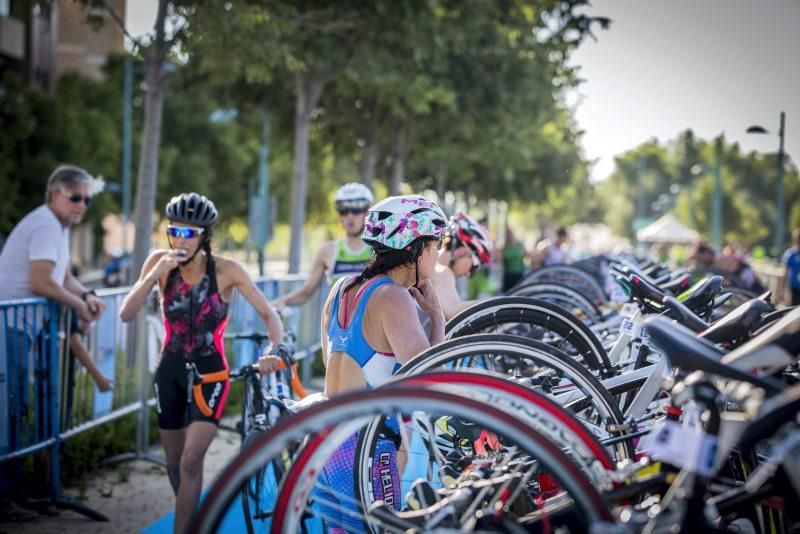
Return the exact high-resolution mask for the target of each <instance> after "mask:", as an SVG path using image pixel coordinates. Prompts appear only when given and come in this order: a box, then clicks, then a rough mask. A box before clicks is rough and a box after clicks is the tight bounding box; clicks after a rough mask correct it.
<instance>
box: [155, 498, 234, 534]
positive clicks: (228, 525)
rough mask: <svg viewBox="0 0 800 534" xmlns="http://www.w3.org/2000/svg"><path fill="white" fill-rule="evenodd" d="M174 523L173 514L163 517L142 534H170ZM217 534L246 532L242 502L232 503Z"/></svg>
mask: <svg viewBox="0 0 800 534" xmlns="http://www.w3.org/2000/svg"><path fill="white" fill-rule="evenodd" d="M205 497H206V494H205V493H203V495H202V496H201V497H200V500H201V501H202V500H203V499H205ZM174 523H175V512H172V513H170V514H167V515H165V516H164V517H162V518H161V519H159V520H157V521H155V522H153V523H152V524H151V525H149V526H147V527H145V528H144V529H143V530H142V533H143V534H172V527H173V525H174ZM219 532H247V527H246V526H245V524H244V515H243V514H242V500H241V499H240V498H237V499H235V500H234V501H233V505H232V506H231V508H230V509H229V510H228V513H227V514H226V515H225V518H224V519H223V520H222V524H221V525H220V528H219Z"/></svg>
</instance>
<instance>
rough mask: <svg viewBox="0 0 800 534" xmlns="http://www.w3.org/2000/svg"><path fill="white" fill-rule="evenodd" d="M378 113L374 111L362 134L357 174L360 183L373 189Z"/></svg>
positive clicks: (376, 154) (377, 138) (378, 139)
mask: <svg viewBox="0 0 800 534" xmlns="http://www.w3.org/2000/svg"><path fill="white" fill-rule="evenodd" d="M380 115H381V114H380V113H378V112H377V111H374V112H373V114H372V118H371V119H370V121H369V125H368V127H367V131H366V132H364V146H363V147H362V148H361V161H360V162H359V164H358V174H359V179H360V180H361V183H362V184H364V185H366V186H367V187H369V188H370V189H372V188H373V184H374V183H375V168H376V167H377V165H378V157H379V141H380V129H381V122H382V121H381V117H380Z"/></svg>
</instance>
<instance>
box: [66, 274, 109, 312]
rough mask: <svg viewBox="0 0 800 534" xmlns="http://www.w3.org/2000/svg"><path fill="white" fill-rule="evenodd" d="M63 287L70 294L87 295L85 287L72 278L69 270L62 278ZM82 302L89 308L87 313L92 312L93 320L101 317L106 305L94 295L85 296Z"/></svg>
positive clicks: (87, 291)
mask: <svg viewBox="0 0 800 534" xmlns="http://www.w3.org/2000/svg"><path fill="white" fill-rule="evenodd" d="M64 287H66V288H67V290H68V291H70V292H71V293H74V294H75V295H78V296H82V295H86V294H87V293H89V290H88V289H86V286H84V285H83V284H81V283H80V282H79V281H78V279H77V278H75V277H74V276H72V272H71V271H70V270H69V269H68V270H67V274H66V276H65V277H64ZM83 300H84V301H85V302H86V305H87V306H89V311H90V312H92V315H93V316H94V318H95V319H98V318H99V317H100V316H101V315H103V312H104V311H105V309H106V305H105V303H104V302H103V301H102V300H100V299H99V298H97V297H96V296H95V295H94V294H88V295H86V298H85V299H83Z"/></svg>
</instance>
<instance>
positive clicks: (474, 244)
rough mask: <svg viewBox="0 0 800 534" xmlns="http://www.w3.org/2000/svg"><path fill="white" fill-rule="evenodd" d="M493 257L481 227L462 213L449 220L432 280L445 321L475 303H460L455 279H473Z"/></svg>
mask: <svg viewBox="0 0 800 534" xmlns="http://www.w3.org/2000/svg"><path fill="white" fill-rule="evenodd" d="M493 254H494V245H493V244H492V240H491V238H490V237H489V233H488V232H487V231H486V228H484V227H483V225H481V224H480V223H479V222H477V221H476V220H475V219H473V218H472V217H470V216H469V215H466V214H464V213H459V214H458V215H455V216H453V217H450V220H449V221H448V224H447V231H446V232H445V234H444V238H443V239H442V250H441V252H439V259H438V261H437V262H436V271H435V272H434V274H433V277H432V278H431V282H432V283H433V288H434V289H435V290H436V294H437V295H438V296H439V302H440V303H441V305H442V310H444V316H445V318H446V319H447V320H448V321H449V320H450V319H452V318H453V317H455V316H456V315H458V314H459V313H460V312H461V311H463V310H465V309H467V308H469V307H470V306H472V305H473V304H475V303H476V302H477V301H474V300H461V297H460V296H459V295H458V290H457V289H456V278H459V277H461V276H472V275H473V274H474V273H475V271H477V270H478V268H480V267H481V266H482V265H488V264H490V263H491V262H492V255H493Z"/></svg>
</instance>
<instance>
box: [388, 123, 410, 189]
mask: <svg viewBox="0 0 800 534" xmlns="http://www.w3.org/2000/svg"><path fill="white" fill-rule="evenodd" d="M407 157H408V142H407V138H406V125H405V123H403V122H400V123H398V124H397V126H396V127H395V130H394V136H393V138H392V174H391V176H390V177H389V195H390V196H392V195H399V194H400V184H402V183H403V180H404V179H405V177H406V158H407Z"/></svg>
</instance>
